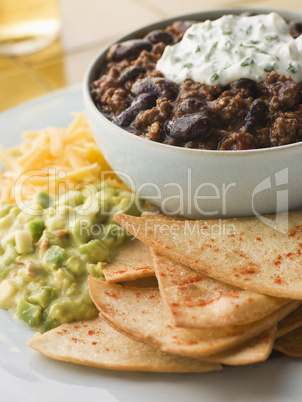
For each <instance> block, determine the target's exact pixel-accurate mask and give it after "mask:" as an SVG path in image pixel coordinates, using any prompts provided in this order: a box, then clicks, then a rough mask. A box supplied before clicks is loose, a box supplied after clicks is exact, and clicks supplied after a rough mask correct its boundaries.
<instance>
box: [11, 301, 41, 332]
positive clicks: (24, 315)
mask: <svg viewBox="0 0 302 402" xmlns="http://www.w3.org/2000/svg"><path fill="white" fill-rule="evenodd" d="M16 316H17V318H19V320H21V321H24V322H25V324H27V325H29V326H30V327H37V326H38V325H39V324H40V322H41V319H42V309H41V307H40V306H35V305H34V304H32V303H28V302H27V301H26V300H24V299H21V300H20V301H19V303H18V305H17V312H16Z"/></svg>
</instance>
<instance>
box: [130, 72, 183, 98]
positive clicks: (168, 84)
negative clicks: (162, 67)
mask: <svg viewBox="0 0 302 402" xmlns="http://www.w3.org/2000/svg"><path fill="white" fill-rule="evenodd" d="M131 91H132V93H133V94H134V95H139V94H142V93H151V94H155V95H156V96H157V97H159V98H168V99H169V100H173V99H175V98H176V96H177V94H178V85H176V84H175V82H173V81H169V80H166V79H165V78H161V77H151V78H143V79H141V80H137V81H136V82H135V83H134V84H133V85H132V88H131Z"/></svg>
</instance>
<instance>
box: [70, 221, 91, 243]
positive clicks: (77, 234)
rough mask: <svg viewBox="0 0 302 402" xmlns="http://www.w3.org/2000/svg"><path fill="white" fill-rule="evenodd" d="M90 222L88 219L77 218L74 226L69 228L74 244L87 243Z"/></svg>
mask: <svg viewBox="0 0 302 402" xmlns="http://www.w3.org/2000/svg"><path fill="white" fill-rule="evenodd" d="M90 226H91V224H90V222H89V220H88V219H77V220H76V221H75V222H74V227H73V228H71V229H69V233H70V234H71V237H72V240H73V242H74V244H76V245H80V244H81V243H87V242H88V241H89V239H90Z"/></svg>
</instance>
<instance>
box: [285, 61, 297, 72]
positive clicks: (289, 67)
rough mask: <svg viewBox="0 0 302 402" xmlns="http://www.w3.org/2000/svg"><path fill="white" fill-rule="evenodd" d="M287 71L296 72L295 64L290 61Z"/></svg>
mask: <svg viewBox="0 0 302 402" xmlns="http://www.w3.org/2000/svg"><path fill="white" fill-rule="evenodd" d="M286 71H288V72H289V73H291V74H296V72H297V69H296V67H295V66H293V65H292V63H289V66H288V68H287V70H286Z"/></svg>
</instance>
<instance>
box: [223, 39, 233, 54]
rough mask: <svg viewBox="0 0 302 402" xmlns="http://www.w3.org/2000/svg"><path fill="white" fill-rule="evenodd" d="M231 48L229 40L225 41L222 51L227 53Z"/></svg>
mask: <svg viewBox="0 0 302 402" xmlns="http://www.w3.org/2000/svg"><path fill="white" fill-rule="evenodd" d="M231 47H232V44H231V42H230V41H229V40H227V41H226V42H225V44H224V50H225V51H227V52H228V51H230V50H231Z"/></svg>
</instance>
